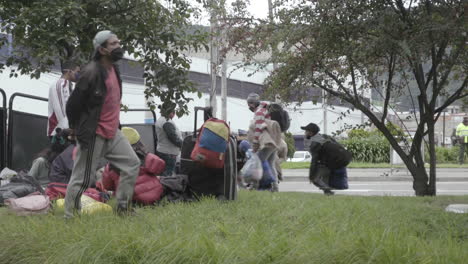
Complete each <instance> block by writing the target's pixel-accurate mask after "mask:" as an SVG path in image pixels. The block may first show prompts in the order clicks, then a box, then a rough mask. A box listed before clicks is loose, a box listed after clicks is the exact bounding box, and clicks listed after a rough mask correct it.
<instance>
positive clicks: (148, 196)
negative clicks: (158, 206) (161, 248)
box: [101, 127, 165, 205]
mask: <svg viewBox="0 0 468 264" xmlns="http://www.w3.org/2000/svg"><path fill="white" fill-rule="evenodd" d="M122 133H123V134H124V136H125V137H126V138H127V140H128V141H129V142H130V145H131V146H132V148H133V150H134V151H135V153H136V155H137V156H138V158H139V159H140V163H141V166H140V171H139V173H138V177H137V179H136V183H135V190H134V193H133V202H136V203H138V204H143V205H151V204H154V203H155V202H156V201H159V200H160V199H161V198H162V197H161V196H162V194H163V186H162V185H161V183H160V181H159V178H158V177H157V175H161V173H162V172H163V171H164V169H165V162H164V161H163V160H162V159H160V158H159V157H158V156H156V155H154V154H152V153H148V152H147V151H146V149H145V146H144V145H143V143H142V142H141V141H140V134H139V133H138V131H136V130H135V129H134V128H131V127H122ZM119 173H120V170H119V169H118V168H116V167H114V166H112V164H108V165H107V166H106V168H105V169H104V172H103V174H102V180H101V181H102V186H103V187H104V188H105V189H106V190H108V191H115V190H117V187H118V184H119Z"/></svg>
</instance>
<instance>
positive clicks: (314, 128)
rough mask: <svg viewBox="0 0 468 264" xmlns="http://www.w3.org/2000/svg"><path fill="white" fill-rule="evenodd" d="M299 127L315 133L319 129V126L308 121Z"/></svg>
mask: <svg viewBox="0 0 468 264" xmlns="http://www.w3.org/2000/svg"><path fill="white" fill-rule="evenodd" d="M301 129H302V130H307V131H310V132H313V133H317V132H319V131H320V128H319V127H318V126H317V125H316V124H314V123H309V124H308V125H307V126H301Z"/></svg>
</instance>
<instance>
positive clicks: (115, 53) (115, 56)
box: [110, 48, 124, 62]
mask: <svg viewBox="0 0 468 264" xmlns="http://www.w3.org/2000/svg"><path fill="white" fill-rule="evenodd" d="M123 55H124V50H123V49H122V48H115V49H113V50H112V51H111V53H110V57H111V60H112V61H113V62H117V61H119V60H120V59H122V58H123Z"/></svg>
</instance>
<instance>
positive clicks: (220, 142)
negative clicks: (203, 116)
mask: <svg viewBox="0 0 468 264" xmlns="http://www.w3.org/2000/svg"><path fill="white" fill-rule="evenodd" d="M229 133H230V132H229V125H228V124H226V122H224V121H223V120H220V119H216V118H210V119H208V120H207V121H206V122H205V123H204V124H203V126H202V127H201V128H200V134H199V135H198V137H197V140H196V142H195V147H194V148H193V151H192V154H191V155H190V158H191V159H192V160H193V161H195V162H198V163H200V164H201V165H203V166H204V167H207V168H217V169H220V168H223V167H224V158H225V152H226V149H227V145H228V140H229Z"/></svg>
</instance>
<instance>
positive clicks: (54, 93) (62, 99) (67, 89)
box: [47, 62, 80, 137]
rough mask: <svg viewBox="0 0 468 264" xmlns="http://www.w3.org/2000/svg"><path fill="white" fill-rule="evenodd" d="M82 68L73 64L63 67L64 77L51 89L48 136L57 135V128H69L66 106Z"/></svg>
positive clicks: (67, 63) (69, 63) (66, 63)
mask: <svg viewBox="0 0 468 264" xmlns="http://www.w3.org/2000/svg"><path fill="white" fill-rule="evenodd" d="M79 72H80V66H78V65H77V64H75V63H73V62H65V63H64V64H63V65H62V76H60V79H58V80H57V81H56V82H54V83H53V84H52V85H51V86H50V88H49V102H48V104H49V115H48V120H47V136H49V137H51V136H53V135H55V133H56V132H55V129H56V128H57V127H59V128H61V129H66V128H68V119H67V114H66V109H65V106H66V104H67V101H68V98H69V97H70V94H71V93H72V90H73V85H72V82H76V81H78V76H79Z"/></svg>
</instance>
